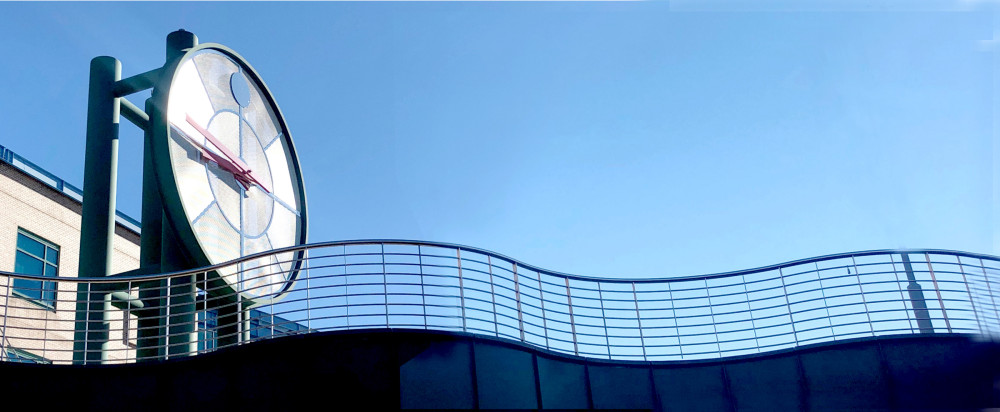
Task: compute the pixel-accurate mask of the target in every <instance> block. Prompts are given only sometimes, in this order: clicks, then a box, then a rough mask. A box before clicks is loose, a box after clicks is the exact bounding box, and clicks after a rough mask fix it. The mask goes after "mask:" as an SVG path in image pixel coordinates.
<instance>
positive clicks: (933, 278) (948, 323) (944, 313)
mask: <svg viewBox="0 0 1000 412" xmlns="http://www.w3.org/2000/svg"><path fill="white" fill-rule="evenodd" d="M924 258H925V259H926V260H927V271H928V272H930V274H931V282H933V283H934V292H936V293H937V298H938V304H939V305H941V316H942V317H943V318H944V326H945V328H948V333H951V321H950V320H948V309H946V308H945V307H944V299H942V298H941V287H940V286H938V283H937V276H935V275H934V266H933V265H931V255H930V253H924Z"/></svg>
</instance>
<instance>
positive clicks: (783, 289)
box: [778, 268, 799, 347]
mask: <svg viewBox="0 0 1000 412" xmlns="http://www.w3.org/2000/svg"><path fill="white" fill-rule="evenodd" d="M778 278H779V279H781V294H782V295H784V296H785V311H787V312H788V324H789V326H791V327H792V339H793V341H794V343H795V347H798V346H799V334H798V333H797V332H795V319H794V318H792V304H791V303H789V301H788V289H787V288H786V287H785V273H784V271H782V270H781V268H778Z"/></svg>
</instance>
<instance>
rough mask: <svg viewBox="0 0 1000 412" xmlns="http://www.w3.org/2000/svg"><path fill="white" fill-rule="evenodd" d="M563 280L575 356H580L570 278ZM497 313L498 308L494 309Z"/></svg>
mask: <svg viewBox="0 0 1000 412" xmlns="http://www.w3.org/2000/svg"><path fill="white" fill-rule="evenodd" d="M563 280H565V281H566V306H567V307H568V308H569V328H570V332H572V333H573V354H574V355H577V356H579V355H580V347H579V345H577V341H576V319H575V318H574V317H573V294H572V293H570V289H569V278H568V277H565V278H563ZM494 312H496V308H494Z"/></svg>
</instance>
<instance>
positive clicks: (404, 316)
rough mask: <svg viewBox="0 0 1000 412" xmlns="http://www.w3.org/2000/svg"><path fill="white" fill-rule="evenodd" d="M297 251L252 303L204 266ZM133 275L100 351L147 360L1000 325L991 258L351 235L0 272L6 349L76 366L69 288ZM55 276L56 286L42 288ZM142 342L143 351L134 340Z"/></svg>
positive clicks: (656, 353) (764, 339) (582, 345)
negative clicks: (616, 268)
mask: <svg viewBox="0 0 1000 412" xmlns="http://www.w3.org/2000/svg"><path fill="white" fill-rule="evenodd" d="M299 249H302V250H305V251H306V253H305V254H304V257H303V262H302V268H303V270H302V271H301V273H300V274H299V276H298V281H297V283H296V285H295V286H294V287H293V288H292V290H291V291H290V292H289V293H288V294H287V295H286V296H284V297H283V298H282V299H280V300H278V301H276V302H268V303H266V304H258V306H256V307H251V304H248V303H247V302H243V301H241V300H239V299H234V298H233V297H232V296H226V295H224V294H222V293H220V291H221V289H214V288H213V286H212V284H210V283H206V282H204V276H200V275H199V274H204V273H205V272H206V271H211V270H215V269H218V268H221V267H223V266H234V267H235V268H236V269H237V270H238V271H239V272H241V273H244V274H249V273H270V272H269V271H270V270H280V268H281V267H288V265H281V266H279V265H278V264H277V263H278V262H277V261H276V260H270V259H269V257H270V256H274V257H276V258H285V259H287V258H290V256H294V255H295V254H293V253H289V252H291V251H293V250H299ZM265 257H267V258H268V259H264V258H265ZM262 261H263V262H269V263H265V264H263V269H265V270H263V271H262V270H261V269H262V267H261V266H260V265H257V263H258V262H262ZM192 275H195V276H192ZM182 279H195V281H196V282H197V284H198V285H199V287H200V289H199V291H198V299H197V301H198V302H197V304H195V305H192V304H189V303H185V302H189V301H190V300H189V299H187V300H186V299H184V298H183V297H182V296H177V295H170V294H169V292H168V291H171V290H176V288H173V287H175V286H176V284H177V282H178V281H179V280H182ZM46 282H50V283H46ZM245 282H246V283H245V284H247V285H255V286H254V287H267V285H259V284H255V283H254V282H253V280H252V279H246V280H245ZM258 283H259V282H258ZM140 287H144V288H147V290H148V289H149V288H161V289H162V291H164V294H166V295H168V296H167V297H166V298H165V299H164V300H163V301H162V302H161V304H160V306H159V307H157V306H156V305H152V306H151V305H149V304H148V303H150V302H144V303H147V305H146V307H145V308H143V309H138V306H135V305H130V304H128V298H122V296H123V295H124V294H122V293H121V292H119V295H118V296H117V298H118V299H111V298H108V300H106V301H105V303H106V304H105V305H104V306H103V307H104V308H106V309H107V310H108V312H109V316H108V319H109V321H108V328H109V331H108V343H107V344H105V345H104V351H105V352H106V360H105V362H112V363H114V362H133V361H135V360H136V359H137V357H138V358H140V359H141V358H145V357H147V355H143V354H144V353H149V352H148V351H149V350H153V351H154V352H156V351H158V352H157V353H159V355H156V356H153V357H174V356H179V355H185V354H193V353H195V352H205V351H212V350H215V349H216V348H218V347H220V346H227V345H236V344H243V343H247V342H252V341H255V340H261V339H270V338H273V337H277V336H283V335H292V334H302V333H312V332H322V331H335V330H345V329H368V328H379V329H382V328H407V329H433V330H446V331H459V332H468V333H473V334H478V335H487V336H494V337H497V338H501V339H506V340H512V341H516V342H521V343H523V344H527V345H531V346H534V347H538V348H544V349H547V350H551V351H555V352H561V353H565V354H569V355H578V356H584V357H594V358H604V359H615V360H635V361H670V360H687V359H705V358H718V357H726V356H735V355H744V354H753V353H761V352H767V351H773V350H778V349H785V348H794V347H798V346H802V345H808V344H813V343H818V342H825V341H836V340H845V339H853V338H861V337H871V336H880V335H897V334H916V333H953V334H971V335H983V336H990V337H995V336H997V334H998V333H1000V305H998V303H1000V258H998V257H995V256H988V255H980V254H973V253H964V252H956V251H947V250H876V251H866V252H855V253H843V254H837V255H829V256H822V257H817V258H811V259H804V260H799V261H794V262H788V263H782V264H778V265H773V266H768V267H762V268H757V269H751V270H743V271H737V272H729V273H721V274H714V275H705V276H691V277H683V278H673V279H604V278H592V277H584V276H574V275H568V274H563V273H558V272H553V271H549V270H545V269H541V268H538V267H535V266H532V265H529V264H525V263H522V262H519V261H516V260H514V259H511V258H508V257H506V256H503V255H500V254H496V253H493V252H489V251H486V250H482V249H477V248H472V247H467V246H459V245H451V244H443V243H433V242H416V241H400V240H359V241H343V242H330V243H321V244H313V245H305V246H300V247H297V248H288V249H282V250H279V251H275V252H269V253H268V254H260V255H255V256H251V257H247V258H244V259H240V260H237V261H233V262H229V263H226V264H223V265H218V266H215V267H210V268H202V269H199V270H195V271H186V272H177V273H168V274H158V275H149V276H126V277H117V278H115V279H110V278H106V279H98V280H95V279H77V278H45V277H41V276H29V275H20V274H13V273H0V293H2V296H3V300H0V316H2V318H0V327H2V329H0V339H2V340H0V343H2V347H3V348H4V350H3V351H2V352H0V357H2V359H3V360H5V361H24V362H32V361H33V362H48V361H51V362H55V363H70V362H72V359H73V358H74V351H80V350H81V349H80V347H81V346H80V345H79V342H78V341H79V340H80V339H81V337H80V336H86V335H80V334H79V333H77V334H76V335H74V330H75V325H76V323H75V322H74V319H76V318H77V313H76V312H77V310H78V308H82V309H80V310H92V309H87V308H92V307H94V305H77V300H76V298H77V295H78V293H77V292H78V291H91V290H118V291H130V294H131V295H132V296H133V298H134V296H136V295H137V294H138V290H139V288H140ZM52 288H54V290H55V291H56V292H55V293H49V294H46V291H47V290H50V289H52ZM46 296H49V297H51V299H49V300H44V299H42V298H44V297H46ZM80 296H95V295H92V294H91V295H87V294H80ZM178 302H180V303H178ZM97 306H98V307H101V306H100V305H97ZM220 313H227V314H228V315H221V314H220ZM234 313H235V315H233V314H234ZM137 314H139V315H142V316H143V317H145V319H149V318H152V319H154V320H158V321H160V324H161V325H164V324H165V325H166V329H165V330H167V331H169V333H170V334H174V335H176V334H187V336H193V340H194V341H195V344H193V345H188V346H183V348H182V349H180V350H178V348H176V347H172V346H171V345H173V343H172V342H174V340H173V338H174V337H175V336H169V337H167V338H166V339H165V340H160V341H156V343H155V344H153V345H149V344H148V342H151V341H143V342H145V343H143V342H140V340H141V339H144V338H142V336H147V335H149V331H148V330H144V328H146V326H143V325H148V324H150V323H149V321H148V320H147V321H145V322H140V321H139V320H138V317H137ZM234 316H236V317H234ZM224 318H225V319H228V320H224ZM124 319H127V320H128V321H123V320H124ZM185 319H186V320H185ZM232 319H238V321H235V322H234V321H232ZM178 322H186V323H187V324H186V325H185V324H178ZM226 325H228V326H226ZM233 325H236V326H235V327H234V326H233ZM84 327H86V325H84ZM176 331H180V332H176ZM192 331H193V332H192ZM136 344H139V345H140V346H143V345H146V346H145V347H146V348H147V349H146V351H147V352H142V351H139V352H137V351H136V349H135V345H136Z"/></svg>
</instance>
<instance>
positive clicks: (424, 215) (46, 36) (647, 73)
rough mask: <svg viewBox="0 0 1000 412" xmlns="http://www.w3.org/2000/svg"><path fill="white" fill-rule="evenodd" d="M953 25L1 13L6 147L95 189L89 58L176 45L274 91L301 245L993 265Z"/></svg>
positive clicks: (533, 15)
mask: <svg viewBox="0 0 1000 412" xmlns="http://www.w3.org/2000/svg"><path fill="white" fill-rule="evenodd" d="M961 4H964V5H966V7H965V10H964V11H962V10H958V11H954V10H952V11H948V12H941V11H923V12H906V11H889V12H855V11H845V10H834V11H824V12H800V11H796V10H794V9H790V10H791V11H788V10H785V11H780V12H766V11H765V12H760V11H755V12H740V11H728V12H718V11H707V12H688V11H677V10H676V8H677V7H676V6H677V5H678V4H677V3H675V4H674V7H675V8H674V9H671V5H669V4H666V3H585V4H581V3H458V4H455V3H294V4H287V3H141V4H140V3H82V4H81V3H55V4H53V3H49V4H34V3H30V4H28V3H0V36H2V38H3V39H4V40H3V41H0V56H2V57H0V126H2V127H0V144H2V145H4V146H7V147H8V148H10V149H12V150H14V151H16V152H17V153H19V154H21V155H23V156H25V157H27V158H28V159H30V160H32V161H34V162H35V163H37V164H39V165H40V166H42V167H44V168H46V169H48V170H50V171H52V172H54V173H55V174H57V175H59V176H60V177H62V178H64V179H66V180H67V181H69V182H71V183H73V184H76V185H78V186H81V185H82V183H83V161H84V154H83V151H84V141H85V139H84V135H85V128H86V127H85V126H86V122H85V116H86V102H87V79H88V66H89V61H90V59H91V58H92V57H94V56H98V55H111V56H115V57H117V58H118V59H120V60H122V63H123V74H124V75H125V76H129V75H132V74H137V73H140V72H143V71H146V70H149V69H152V68H154V67H158V66H159V65H161V64H162V63H163V55H164V39H165V36H166V35H167V33H169V32H171V31H173V30H176V29H179V28H184V29H186V30H189V31H193V32H194V33H196V34H197V35H198V36H199V38H200V40H201V41H202V42H218V43H222V44H225V45H227V46H229V47H231V48H233V49H235V50H236V51H238V52H239V53H241V54H242V55H243V56H244V57H245V58H247V59H248V60H249V61H250V62H251V63H252V64H253V65H254V66H255V67H256V68H257V70H258V71H259V72H260V73H261V75H262V76H263V77H264V79H265V81H266V82H267V83H268V85H269V87H270V88H271V90H272V91H273V92H274V94H275V95H276V98H277V101H278V103H279V104H280V105H281V108H282V110H283V111H284V114H285V116H286V119H287V120H288V124H289V128H290V129H291V132H292V136H293V138H294V140H295V142H296V146H297V149H298V150H299V153H300V160H301V163H302V167H303V173H304V175H305V178H306V184H307V194H308V196H309V207H310V214H311V216H310V218H311V228H310V230H311V232H310V241H326V240H341V239H357V238H405V239H418V240H433V241H443V242H454V243H460V244H465V245H470V246H477V247H482V248H486V249H490V250H493V251H496V252H499V253H503V254H506V255H508V256H511V257H514V258H516V259H520V260H522V261H525V262H527V263H531V264H535V265H538V266H541V267H545V268H549V269H552V270H557V271H563V272H569V273H576V274H582V275H593V276H609V277H633V276H636V277H661V276H676V275H694V274H703V273H712V272H720V271H728V270H736V269H744V268H751V267H757V266H762V265H768V264H773V263H779V262H783V261H787V260H793V259H798V258H806V257H812V256H816V255H823V254H829V253H837V252H846V251H854V250H866V249H881V248H898V247H910V248H924V247H927V248H945V249H957V250H964V251H971V252H982V253H993V254H998V253H1000V245H998V243H997V241H996V239H997V236H998V228H1000V222H998V220H997V219H998V211H1000V208H998V205H997V200H996V196H995V193H997V189H996V185H997V184H996V182H995V180H996V176H997V174H998V169H1000V168H998V167H997V164H996V161H995V160H994V159H995V158H996V156H997V153H998V152H1000V150H998V149H997V147H996V146H997V140H996V138H995V137H994V133H993V128H994V125H993V123H994V120H995V115H996V111H995V109H994V108H993V103H994V101H995V95H996V93H995V92H994V90H993V79H994V76H995V73H994V72H995V67H996V66H995V64H994V53H995V52H994V50H995V47H994V46H993V44H992V42H991V41H990V40H991V39H993V38H994V34H993V33H994V21H993V12H992V11H991V10H990V9H988V8H987V7H986V6H981V5H980V6H977V3H961ZM832 8H835V7H832ZM959 9H961V7H959ZM143 99H145V96H142V95H136V96H132V97H131V100H132V101H133V102H135V103H137V104H138V105H139V106H141V105H142V100H143ZM121 142H122V143H121V145H122V146H121V154H120V155H121V157H122V160H121V164H120V171H119V176H120V185H119V208H120V209H121V210H123V211H124V212H126V213H128V214H131V215H133V216H136V217H138V216H139V197H140V196H139V194H140V182H139V177H140V175H141V173H140V169H141V133H140V132H139V131H138V130H137V129H135V128H134V127H132V126H131V125H128V124H125V121H124V120H123V132H122V137H121Z"/></svg>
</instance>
